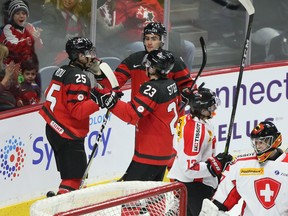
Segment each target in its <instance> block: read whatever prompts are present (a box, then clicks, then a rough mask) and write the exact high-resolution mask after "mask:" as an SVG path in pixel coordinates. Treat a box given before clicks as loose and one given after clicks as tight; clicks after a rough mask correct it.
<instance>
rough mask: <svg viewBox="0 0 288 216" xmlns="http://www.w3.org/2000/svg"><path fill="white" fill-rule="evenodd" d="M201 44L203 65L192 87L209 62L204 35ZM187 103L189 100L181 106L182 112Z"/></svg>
mask: <svg viewBox="0 0 288 216" xmlns="http://www.w3.org/2000/svg"><path fill="white" fill-rule="evenodd" d="M200 44H201V49H202V63H201V67H200V69H199V72H198V74H197V76H196V77H195V79H194V80H193V83H192V85H191V88H190V89H193V88H194V86H195V84H196V81H197V80H198V78H199V77H200V75H201V73H202V71H203V69H204V67H205V66H206V62H207V49H206V44H205V41H204V38H203V37H202V36H201V37H200ZM187 103H188V102H185V103H183V105H182V106H181V107H180V112H181V111H182V110H183V109H184V108H185V106H186V105H187Z"/></svg>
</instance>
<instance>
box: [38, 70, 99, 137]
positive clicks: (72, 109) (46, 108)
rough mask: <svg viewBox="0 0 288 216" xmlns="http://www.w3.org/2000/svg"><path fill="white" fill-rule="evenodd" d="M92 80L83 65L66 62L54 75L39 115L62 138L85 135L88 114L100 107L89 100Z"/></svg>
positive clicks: (87, 127)
mask: <svg viewBox="0 0 288 216" xmlns="http://www.w3.org/2000/svg"><path fill="white" fill-rule="evenodd" d="M90 88H91V87H90V80H89V78H88V77H87V76H86V74H85V73H84V72H83V71H82V69H81V68H79V67H76V66H70V65H66V66H63V67H60V68H59V69H58V70H56V71H55V72H54V74H53V77H52V81H51V83H50V85H49V86H48V88H47V90H46V92H45V96H46V102H45V103H44V105H43V107H42V109H41V110H40V115H41V116H42V117H43V118H44V119H45V121H46V122H47V123H48V124H49V125H50V126H51V127H52V128H53V129H54V130H55V131H57V132H58V133H59V134H60V135H61V136H62V137H64V138H67V139H79V138H84V137H85V136H86V135H87V133H88V131H89V116H90V115H91V114H92V113H94V112H95V111H97V110H99V106H98V104H96V103H95V102H94V101H92V100H91V99H90Z"/></svg>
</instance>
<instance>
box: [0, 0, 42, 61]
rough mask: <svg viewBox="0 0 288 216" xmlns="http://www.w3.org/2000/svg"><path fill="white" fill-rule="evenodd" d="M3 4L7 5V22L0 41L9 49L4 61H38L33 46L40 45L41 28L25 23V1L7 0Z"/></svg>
mask: <svg viewBox="0 0 288 216" xmlns="http://www.w3.org/2000/svg"><path fill="white" fill-rule="evenodd" d="M8 3H9V4H8ZM5 5H8V8H7V12H8V20H7V21H8V23H7V24H6V25H5V26H4V27H3V32H2V33H1V35H0V43H3V44H4V45H5V46H7V47H8V49H9V56H8V57H7V59H6V61H5V63H9V62H11V61H14V62H15V63H21V62H22V61H26V60H31V59H32V60H33V61H35V62H36V63H38V57H37V54H36V52H35V47H36V48H37V49H41V47H42V40H41V38H40V35H41V31H42V30H41V29H39V28H34V26H33V25H32V24H30V23H27V17H28V16H29V7H28V4H27V2H25V1H22V0H9V1H8V2H7V3H6V4H5ZM34 46H35V47H34Z"/></svg>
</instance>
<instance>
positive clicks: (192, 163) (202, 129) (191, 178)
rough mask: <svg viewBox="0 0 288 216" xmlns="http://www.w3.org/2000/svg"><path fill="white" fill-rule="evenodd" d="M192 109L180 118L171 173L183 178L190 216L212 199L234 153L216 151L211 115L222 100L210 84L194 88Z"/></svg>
mask: <svg viewBox="0 0 288 216" xmlns="http://www.w3.org/2000/svg"><path fill="white" fill-rule="evenodd" d="M189 99H190V102H189V105H190V113H189V114H187V115H185V116H182V117H181V118H180V119H179V124H178V126H177V129H178V130H177V132H176V134H177V136H176V137H175V141H176V140H177V141H176V143H175V144H174V147H175V149H176V151H177V156H176V157H175V160H174V163H173V165H172V167H171V169H170V171H169V173H168V177H169V178H172V179H174V180H176V181H180V182H183V183H184V184H185V186H186V188H187V191H188V204H187V216H198V215H199V213H200V211H201V206H202V201H203V200H204V199H205V198H209V199H211V198H212V196H213V194H214V191H215V189H216V188H217V186H218V181H219V180H220V177H221V172H222V171H223V170H224V169H225V167H226V165H227V164H228V163H229V162H230V161H231V160H232V156H231V155H226V154H224V153H219V154H218V155H217V156H215V152H216V136H215V132H214V127H213V125H212V122H211V121H210V119H212V118H213V116H214V115H215V111H216V109H217V106H218V105H219V103H220V100H219V99H218V98H217V97H216V94H215V92H213V91H211V90H210V89H208V88H203V87H202V85H201V86H199V89H195V90H193V91H192V93H191V96H190V97H189Z"/></svg>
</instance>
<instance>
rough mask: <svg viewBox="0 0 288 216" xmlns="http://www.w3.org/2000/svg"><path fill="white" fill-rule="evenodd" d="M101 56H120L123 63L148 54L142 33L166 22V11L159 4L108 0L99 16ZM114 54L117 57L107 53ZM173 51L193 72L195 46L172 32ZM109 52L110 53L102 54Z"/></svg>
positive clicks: (170, 47) (143, 0)
mask: <svg viewBox="0 0 288 216" xmlns="http://www.w3.org/2000/svg"><path fill="white" fill-rule="evenodd" d="M96 20H97V36H96V38H97V48H98V51H97V52H98V56H107V55H108V56H109V55H110V56H111V55H112V56H113V55H115V53H118V54H120V55H121V56H118V57H119V58H121V59H123V58H125V57H127V56H128V55H129V54H131V53H133V52H137V51H142V50H144V46H143V41H142V38H143V35H142V30H143V27H145V26H146V25H147V24H148V23H150V22H161V23H163V21H164V9H163V7H162V6H161V5H160V4H159V2H158V1H157V0H149V1H148V0H129V1H126V0H117V1H115V0H108V1H106V3H105V4H103V5H102V6H100V7H99V9H98V12H97V19H96ZM109 50H110V51H113V53H110V54H109V53H107V52H109ZM169 50H171V51H173V53H175V54H176V55H178V56H182V57H183V59H184V62H185V63H186V65H187V67H188V69H189V70H190V71H191V70H192V64H193V60H194V55H195V46H194V44H193V43H192V42H190V41H187V40H182V39H180V35H179V34H177V33H176V32H173V31H170V35H169ZM101 52H106V53H101Z"/></svg>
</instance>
